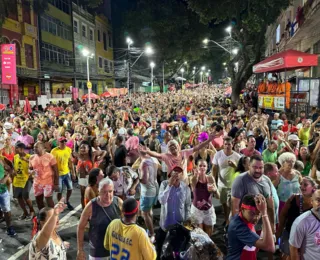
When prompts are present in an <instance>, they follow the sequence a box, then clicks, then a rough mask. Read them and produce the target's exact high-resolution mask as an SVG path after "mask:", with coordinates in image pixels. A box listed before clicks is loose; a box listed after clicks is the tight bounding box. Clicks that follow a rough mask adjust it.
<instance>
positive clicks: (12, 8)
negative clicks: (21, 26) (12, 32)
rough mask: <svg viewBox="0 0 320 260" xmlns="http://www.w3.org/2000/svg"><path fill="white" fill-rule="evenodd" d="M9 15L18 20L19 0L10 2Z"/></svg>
mask: <svg viewBox="0 0 320 260" xmlns="http://www.w3.org/2000/svg"><path fill="white" fill-rule="evenodd" d="M8 17H9V18H10V19H12V20H16V21H18V1H17V0H13V1H12V2H11V3H10V12H9V15H8Z"/></svg>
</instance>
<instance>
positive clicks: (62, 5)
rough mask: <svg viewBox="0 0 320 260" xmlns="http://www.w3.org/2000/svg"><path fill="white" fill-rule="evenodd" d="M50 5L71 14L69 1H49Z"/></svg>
mask: <svg viewBox="0 0 320 260" xmlns="http://www.w3.org/2000/svg"><path fill="white" fill-rule="evenodd" d="M49 3H50V4H52V5H53V6H55V7H56V8H58V9H60V10H61V11H63V12H65V13H67V14H70V6H69V0H49Z"/></svg>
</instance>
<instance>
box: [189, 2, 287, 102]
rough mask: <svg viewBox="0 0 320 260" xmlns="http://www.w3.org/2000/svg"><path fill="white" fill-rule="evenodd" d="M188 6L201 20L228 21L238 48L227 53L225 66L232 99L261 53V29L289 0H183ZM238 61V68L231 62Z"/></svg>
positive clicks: (262, 39) (243, 83) (250, 72)
mask: <svg viewBox="0 0 320 260" xmlns="http://www.w3.org/2000/svg"><path fill="white" fill-rule="evenodd" d="M186 1H187V3H188V7H189V8H190V9H191V10H193V11H194V12H196V13H197V14H198V16H199V18H200V21H201V22H202V23H204V24H208V23H211V22H214V23H221V22H225V21H229V22H230V24H231V25H232V37H233V38H234V39H235V40H236V41H237V42H238V47H239V50H240V51H239V52H238V54H237V55H235V56H233V57H232V56H231V58H230V60H229V62H228V70H229V73H230V75H231V78H232V87H233V93H232V94H233V95H232V98H233V100H234V101H236V100H237V99H238V97H239V94H240V91H241V89H242V88H243V87H244V86H245V84H246V82H247V81H248V79H249V78H250V77H251V75H252V66H253V65H254V64H255V63H257V62H259V61H260V60H261V58H262V57H263V51H264V48H265V32H266V30H267V27H268V25H270V24H272V23H273V22H275V21H276V19H277V18H278V16H279V15H280V14H281V11H282V10H283V9H285V8H287V7H288V6H289V4H290V0H268V1H260V0H243V1H239V0H214V1H211V0H186ZM236 62H238V71H237V72H236V71H235V69H234V68H235V66H234V64H235V63H236Z"/></svg>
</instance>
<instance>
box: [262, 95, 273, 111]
mask: <svg viewBox="0 0 320 260" xmlns="http://www.w3.org/2000/svg"><path fill="white" fill-rule="evenodd" d="M263 107H264V108H269V109H273V97H272V96H268V97H264V99H263Z"/></svg>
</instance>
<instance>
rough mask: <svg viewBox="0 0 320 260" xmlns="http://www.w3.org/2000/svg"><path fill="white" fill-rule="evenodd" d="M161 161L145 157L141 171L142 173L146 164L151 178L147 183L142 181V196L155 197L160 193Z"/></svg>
mask: <svg viewBox="0 0 320 260" xmlns="http://www.w3.org/2000/svg"><path fill="white" fill-rule="evenodd" d="M159 164H160V163H159V161H158V160H157V159H156V158H153V157H151V158H147V159H143V160H142V161H141V164H140V168H139V173H140V176H141V175H142V167H143V166H146V168H147V169H146V170H147V171H148V173H149V179H148V183H147V184H143V183H140V185H141V196H143V197H155V196H157V195H158V190H159V185H158V182H157V170H158V165H159Z"/></svg>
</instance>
